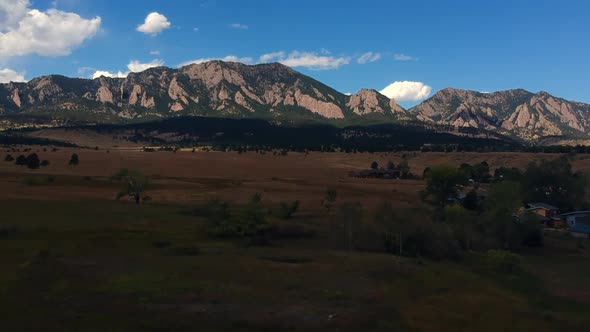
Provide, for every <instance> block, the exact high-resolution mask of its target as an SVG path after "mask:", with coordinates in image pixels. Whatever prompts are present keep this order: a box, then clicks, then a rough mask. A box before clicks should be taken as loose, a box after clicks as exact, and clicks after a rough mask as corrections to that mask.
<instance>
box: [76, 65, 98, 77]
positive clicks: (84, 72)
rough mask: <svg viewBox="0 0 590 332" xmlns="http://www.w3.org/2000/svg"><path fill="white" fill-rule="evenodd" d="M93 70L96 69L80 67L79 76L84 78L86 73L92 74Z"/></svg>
mask: <svg viewBox="0 0 590 332" xmlns="http://www.w3.org/2000/svg"><path fill="white" fill-rule="evenodd" d="M93 70H94V71H95V70H96V68H92V67H80V68H78V75H82V76H83V75H85V74H86V73H88V72H91V71H93Z"/></svg>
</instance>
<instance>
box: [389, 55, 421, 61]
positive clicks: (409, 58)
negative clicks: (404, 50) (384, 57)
mask: <svg viewBox="0 0 590 332" xmlns="http://www.w3.org/2000/svg"><path fill="white" fill-rule="evenodd" d="M393 59H394V60H395V61H412V60H418V59H416V58H414V57H413V56H409V55H406V54H395V55H394V56H393Z"/></svg>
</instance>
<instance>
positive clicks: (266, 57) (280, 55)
mask: <svg viewBox="0 0 590 332" xmlns="http://www.w3.org/2000/svg"><path fill="white" fill-rule="evenodd" d="M284 58H285V52H273V53H267V54H263V55H261V56H260V62H262V63H268V62H272V61H274V60H277V59H284Z"/></svg>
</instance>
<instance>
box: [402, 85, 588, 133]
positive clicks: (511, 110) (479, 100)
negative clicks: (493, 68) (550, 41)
mask: <svg viewBox="0 0 590 332" xmlns="http://www.w3.org/2000/svg"><path fill="white" fill-rule="evenodd" d="M409 113H410V114H413V115H415V116H416V117H417V118H418V119H420V120H422V121H426V122H434V123H438V124H446V125H452V126H455V127H473V128H481V129H486V130H493V131H497V132H501V133H506V134H511V135H515V136H518V137H521V138H524V139H527V140H537V139H539V138H542V137H547V136H562V135H573V136H576V135H586V134H588V131H589V130H590V105H588V104H583V103H577V102H570V101H567V100H565V99H561V98H556V97H553V96H551V95H550V94H548V93H546V92H539V93H536V94H535V93H531V92H528V91H526V90H522V89H517V90H507V91H499V92H494V93H481V92H476V91H469V90H459V89H453V88H446V89H443V90H441V91H439V92H437V93H436V94H435V95H434V96H432V97H431V98H429V99H427V100H425V101H424V102H422V103H421V104H420V105H418V106H416V107H414V108H412V109H411V110H410V111H409Z"/></svg>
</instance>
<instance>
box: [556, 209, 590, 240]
mask: <svg viewBox="0 0 590 332" xmlns="http://www.w3.org/2000/svg"><path fill="white" fill-rule="evenodd" d="M561 217H562V218H563V219H564V220H565V222H566V223H567V226H568V227H569V230H570V233H571V234H572V235H573V236H576V237H589V236H590V211H576V212H570V213H564V214H562V215H561Z"/></svg>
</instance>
